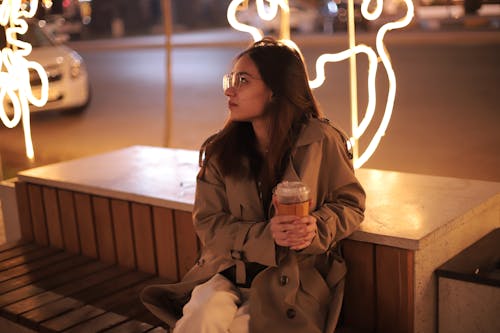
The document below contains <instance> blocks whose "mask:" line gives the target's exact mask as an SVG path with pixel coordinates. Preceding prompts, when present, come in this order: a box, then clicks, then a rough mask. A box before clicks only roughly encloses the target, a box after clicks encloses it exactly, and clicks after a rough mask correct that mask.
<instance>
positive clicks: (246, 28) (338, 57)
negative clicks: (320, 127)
mask: <svg viewBox="0 0 500 333" xmlns="http://www.w3.org/2000/svg"><path fill="white" fill-rule="evenodd" d="M245 1H246V0H233V1H232V2H231V3H230V5H229V7H228V11H227V18H228V22H229V24H230V25H231V26H232V27H233V28H234V29H236V30H239V31H243V32H248V33H250V34H251V35H252V37H253V39H254V41H258V40H260V39H262V37H263V33H262V31H260V30H259V29H257V28H255V27H253V26H250V25H247V24H243V23H241V22H239V21H238V20H237V18H236V11H237V10H238V7H239V6H240V5H241V4H243V3H244V2H245ZM350 1H352V0H350ZM266 2H267V3H268V4H267V7H268V10H267V11H266V9H265V5H264V0H256V5H257V11H258V14H259V16H260V17H261V18H262V19H264V20H271V19H274V18H275V17H276V16H277V12H278V9H279V8H281V10H282V11H283V12H284V13H285V15H283V16H282V17H281V18H282V19H283V18H285V20H286V21H287V22H288V15H289V12H290V8H289V6H288V1H287V0H285V1H283V0H266ZM370 2H371V0H363V2H362V4H361V13H362V15H363V16H364V17H365V18H366V19H368V20H375V19H378V18H379V17H380V15H381V13H382V9H383V1H382V0H376V5H375V7H374V8H373V11H372V12H370V11H369V9H368V7H369V5H370ZM404 2H405V4H406V6H407V12H406V15H405V16H404V17H403V18H401V19H400V20H398V21H395V22H389V23H386V24H384V25H383V26H382V27H381V28H380V29H379V30H378V32H377V35H376V51H377V52H375V51H374V50H373V49H372V48H371V47H368V46H366V45H364V44H358V45H356V44H355V42H354V36H350V43H349V45H350V46H351V47H350V48H349V49H347V50H344V51H342V52H338V53H330V54H329V53H325V54H322V55H321V56H319V57H318V59H317V60H316V78H315V79H314V80H312V81H310V82H309V84H310V86H311V88H313V89H314V88H317V87H320V86H321V85H322V84H323V82H324V81H325V79H326V77H325V65H326V63H327V62H339V61H343V60H346V59H350V58H352V57H355V56H356V55H358V54H360V53H364V54H366V56H367V57H368V64H369V65H368V103H367V107H366V111H365V115H364V117H363V119H362V121H361V122H360V123H359V124H358V123H357V120H356V123H354V122H353V124H352V137H351V138H350V141H351V144H352V145H353V146H355V147H356V150H355V156H354V167H355V168H360V167H361V166H362V165H363V164H364V163H366V161H367V160H368V159H369V158H370V157H371V156H372V155H373V153H374V152H375V150H376V148H377V147H378V145H379V143H380V140H381V138H382V136H384V134H385V131H386V129H387V127H388V125H389V121H390V118H391V116H392V110H393V107H394V100H395V96H396V76H395V73H394V70H393V68H392V65H391V62H390V59H389V55H388V53H387V50H386V49H385V45H384V37H385V34H386V33H387V32H388V31H390V30H393V29H400V28H403V27H405V26H407V25H408V24H409V23H410V22H411V20H412V18H413V13H414V7H413V3H412V1H411V0H404ZM281 27H282V30H281V34H280V37H281V39H282V40H283V41H284V42H286V43H288V44H289V45H291V46H294V47H296V48H297V49H298V47H297V46H296V44H295V43H293V42H292V41H291V40H290V39H289V26H288V30H287V31H285V33H283V25H281ZM377 54H378V55H377ZM379 61H381V62H382V65H383V66H384V68H385V70H386V72H387V77H388V79H389V89H388V95H387V102H386V106H385V111H384V115H383V117H382V121H381V123H380V125H379V128H378V129H377V131H376V133H375V135H374V137H373V138H372V140H371V141H370V143H369V144H368V146H367V148H366V149H365V151H364V152H363V153H362V154H361V156H358V154H357V151H358V150H357V145H358V139H359V138H360V137H361V136H362V135H363V133H364V132H365V131H366V129H367V128H368V125H369V124H370V122H371V121H372V119H373V115H374V113H375V107H376V104H377V100H376V85H375V81H376V75H377V69H378V62H379ZM351 76H354V80H355V77H356V73H352V71H351ZM355 103H357V101H356V102H355ZM351 113H356V115H355V117H352V119H357V107H355V108H353V110H351Z"/></svg>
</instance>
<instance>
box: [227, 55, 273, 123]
mask: <svg viewBox="0 0 500 333" xmlns="http://www.w3.org/2000/svg"><path fill="white" fill-rule="evenodd" d="M231 75H232V76H231V80H232V84H230V87H229V88H227V89H225V90H224V94H225V95H226V96H227V97H228V108H229V112H230V116H229V117H230V120H232V121H250V122H254V121H256V120H263V119H264V118H265V115H264V110H265V107H266V105H267V104H268V103H269V101H270V100H271V96H272V91H271V89H269V88H268V87H267V86H266V85H265V83H264V81H262V78H261V77H260V74H259V70H258V69H257V66H256V65H255V63H254V62H253V61H252V59H251V58H250V57H249V56H248V55H243V56H242V57H241V58H239V59H238V60H237V61H236V62H235V64H234V66H233V69H232V72H231Z"/></svg>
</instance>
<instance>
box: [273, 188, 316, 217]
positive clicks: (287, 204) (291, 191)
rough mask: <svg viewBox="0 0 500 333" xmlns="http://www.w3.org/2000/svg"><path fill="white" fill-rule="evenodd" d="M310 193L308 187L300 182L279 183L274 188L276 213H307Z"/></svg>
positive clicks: (300, 215)
mask: <svg viewBox="0 0 500 333" xmlns="http://www.w3.org/2000/svg"><path fill="white" fill-rule="evenodd" d="M310 193H311V191H310V190H309V187H308V186H307V185H306V184H304V183H302V182H288V181H284V182H281V183H279V184H278V185H277V186H276V188H275V190H274V195H275V200H274V205H275V208H276V215H295V216H299V217H303V216H307V215H309V205H310V201H311V198H310Z"/></svg>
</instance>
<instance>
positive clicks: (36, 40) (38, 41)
mask: <svg viewBox="0 0 500 333" xmlns="http://www.w3.org/2000/svg"><path fill="white" fill-rule="evenodd" d="M17 38H18V39H19V40H22V41H23V42H28V43H30V44H31V45H32V46H33V47H41V46H51V45H53V42H52V40H51V39H50V38H49V37H48V36H47V35H46V34H45V33H44V32H43V31H42V29H41V28H39V27H38V26H37V25H36V23H29V24H28V31H26V33H25V34H24V35H20V34H18V35H17ZM6 46H7V43H6V37H5V27H3V26H0V48H2V49H3V48H4V47H6Z"/></svg>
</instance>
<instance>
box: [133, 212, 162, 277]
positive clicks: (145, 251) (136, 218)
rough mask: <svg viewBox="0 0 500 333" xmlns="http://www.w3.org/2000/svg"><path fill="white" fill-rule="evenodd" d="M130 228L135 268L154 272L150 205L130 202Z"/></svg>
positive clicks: (153, 244) (154, 261) (154, 256)
mask: <svg viewBox="0 0 500 333" xmlns="http://www.w3.org/2000/svg"><path fill="white" fill-rule="evenodd" d="M132 228H133V233H134V238H135V253H136V258H137V269H138V270H140V271H142V272H146V273H150V274H156V273H157V269H156V255H155V248H154V246H155V243H154V236H153V234H154V231H153V218H152V214H151V206H149V205H144V204H138V203H132Z"/></svg>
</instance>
